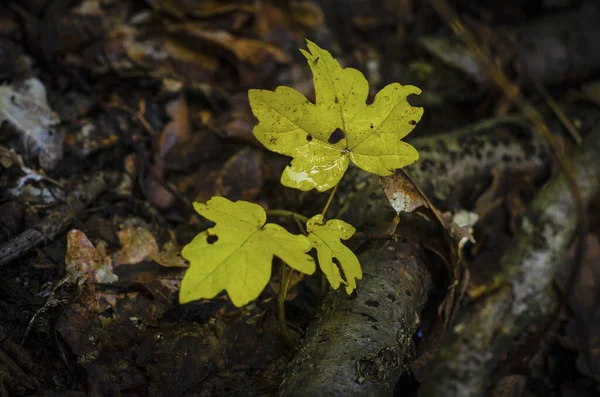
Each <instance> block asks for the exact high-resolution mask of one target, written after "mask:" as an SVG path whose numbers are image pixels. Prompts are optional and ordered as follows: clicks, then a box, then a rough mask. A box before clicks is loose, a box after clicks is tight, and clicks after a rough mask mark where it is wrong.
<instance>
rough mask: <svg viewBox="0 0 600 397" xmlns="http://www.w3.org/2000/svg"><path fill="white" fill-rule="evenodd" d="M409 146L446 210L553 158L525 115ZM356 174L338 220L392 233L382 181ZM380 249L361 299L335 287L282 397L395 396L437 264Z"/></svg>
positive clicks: (397, 247)
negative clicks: (490, 183)
mask: <svg viewBox="0 0 600 397" xmlns="http://www.w3.org/2000/svg"><path fill="white" fill-rule="evenodd" d="M411 143H412V144H413V145H414V146H415V147H416V148H417V150H419V153H420V157H421V159H420V161H419V163H417V164H416V165H414V166H412V167H409V168H408V172H409V173H410V175H411V177H412V178H413V180H415V181H416V182H417V183H418V184H419V185H420V186H421V189H422V190H424V191H425V193H426V194H427V195H428V197H429V198H430V200H431V201H433V202H434V203H435V204H436V205H441V206H443V207H445V208H452V207H453V206H455V205H456V203H457V202H458V201H459V199H460V196H461V195H463V194H465V193H468V192H470V191H471V192H472V190H473V188H474V187H475V185H474V184H473V183H472V182H473V181H481V180H485V179H489V178H491V172H492V170H493V169H494V168H495V167H498V166H503V167H505V169H506V170H507V171H511V170H522V169H523V168H524V167H527V169H529V170H531V171H539V170H540V169H541V168H544V167H543V166H544V164H545V161H544V159H547V158H548V157H547V155H546V154H545V152H544V145H543V144H541V143H540V142H539V140H538V138H537V137H536V135H535V134H534V132H533V131H532V130H531V129H530V128H529V127H528V126H527V125H526V124H524V122H523V121H522V119H521V118H518V117H510V118H503V119H495V120H486V121H483V122H480V123H477V124H474V125H471V126H468V127H465V128H463V129H460V130H457V131H453V132H450V133H447V134H442V135H437V136H433V137H428V138H421V139H418V140H413V141H412V142H411ZM349 174H350V175H346V176H345V178H344V179H343V180H342V182H343V183H344V184H343V185H341V186H340V191H339V194H338V197H340V201H338V202H337V203H335V207H334V208H333V209H334V210H337V212H338V216H340V215H339V214H340V213H341V214H343V215H342V216H343V219H345V220H347V221H350V223H352V224H353V225H357V226H358V229H359V230H361V231H365V230H366V231H368V232H370V233H378V232H380V231H381V230H382V229H385V228H386V227H388V224H389V220H390V219H391V218H393V216H394V215H395V212H394V211H393V210H392V208H391V206H390V205H389V203H388V201H387V199H386V198H385V195H384V194H383V192H382V191H381V189H380V188H379V186H378V184H377V178H376V177H373V176H372V175H370V174H366V173H364V172H362V171H360V170H358V169H351V170H349ZM349 208H350V209H353V210H354V211H350V210H349ZM401 224H402V222H401ZM383 244H384V246H383V247H381V245H382V243H381V242H378V243H376V244H374V245H376V246H378V248H373V247H370V249H367V250H366V251H364V252H363V253H362V254H360V256H359V258H360V260H361V263H362V266H363V273H364V278H363V280H362V281H361V282H360V284H359V287H358V290H357V292H356V295H355V296H351V297H348V295H346V293H345V292H344V291H343V290H337V291H333V292H331V293H330V294H329V295H328V296H327V297H326V299H325V300H324V303H323V305H322V308H321V311H320V314H319V315H318V317H317V320H316V321H315V322H314V323H313V324H312V325H311V326H310V327H309V330H308V332H307V335H306V337H305V338H304V340H303V341H302V343H301V345H300V347H299V349H298V352H297V354H296V357H295V358H294V360H293V361H292V363H291V364H290V366H289V368H288V373H287V374H286V376H285V378H284V381H283V382H282V384H281V387H280V396H282V397H292V396H348V395H352V396H389V395H391V394H392V390H393V388H394V385H395V383H396V381H397V379H398V378H399V376H400V375H401V374H402V372H404V370H405V369H406V368H407V366H408V365H410V362H411V359H412V356H413V350H414V345H413V343H412V336H413V334H414V332H415V331H416V329H417V326H418V324H419V316H420V314H419V313H420V312H421V310H422V308H423V307H424V305H425V302H426V300H427V296H428V294H429V292H430V291H431V288H432V281H431V273H430V270H429V268H428V265H430V264H431V263H430V262H431V260H430V259H427V257H426V256H425V255H424V253H423V251H422V250H421V248H420V244H419V243H418V242H417V241H413V242H393V243H389V242H388V243H383Z"/></svg>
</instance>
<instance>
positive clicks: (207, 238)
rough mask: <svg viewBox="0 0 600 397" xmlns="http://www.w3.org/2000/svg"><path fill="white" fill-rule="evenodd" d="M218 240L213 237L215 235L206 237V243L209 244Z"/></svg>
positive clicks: (216, 237)
mask: <svg viewBox="0 0 600 397" xmlns="http://www.w3.org/2000/svg"><path fill="white" fill-rule="evenodd" d="M218 239H219V237H218V236H215V235H213V234H211V235H209V236H207V237H206V242H207V243H209V244H214V243H216V242H217V240H218Z"/></svg>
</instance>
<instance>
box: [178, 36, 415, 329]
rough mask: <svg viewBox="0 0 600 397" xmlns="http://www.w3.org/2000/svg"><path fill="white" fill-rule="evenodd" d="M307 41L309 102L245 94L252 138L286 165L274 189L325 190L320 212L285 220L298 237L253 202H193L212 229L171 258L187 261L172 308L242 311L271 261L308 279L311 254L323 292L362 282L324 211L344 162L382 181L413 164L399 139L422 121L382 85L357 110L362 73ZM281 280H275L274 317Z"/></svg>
mask: <svg viewBox="0 0 600 397" xmlns="http://www.w3.org/2000/svg"><path fill="white" fill-rule="evenodd" d="M307 43H308V45H307V46H308V51H305V50H300V51H302V54H304V56H305V57H306V59H307V60H308V65H309V66H310V68H311V70H312V73H313V84H314V89H315V94H316V102H315V103H314V104H313V103H312V102H310V101H309V100H308V99H307V98H306V97H304V95H302V94H301V93H300V92H298V91H296V90H295V89H293V88H290V87H285V86H282V87H277V89H276V90H275V91H268V90H250V91H249V92H248V97H249V100H250V107H251V108H252V112H253V113H254V115H255V116H256V118H257V119H258V124H257V125H256V126H255V127H254V130H253V133H254V136H255V137H256V138H257V139H258V140H259V141H260V142H261V143H262V144H263V145H264V146H265V147H266V148H267V149H269V150H271V151H274V152H277V153H281V154H283V155H286V156H290V157H292V158H293V160H292V162H291V164H290V165H288V166H287V167H286V168H285V170H284V171H283V174H282V175H281V183H282V184H283V185H284V186H287V187H292V188H296V189H300V190H303V191H308V190H312V189H316V190H318V191H320V192H324V191H327V190H331V194H330V196H329V199H328V201H327V204H326V206H325V209H324V210H323V212H322V213H321V214H318V215H315V216H313V217H312V218H310V219H306V217H304V216H302V215H298V214H295V216H296V219H303V220H304V221H305V222H306V231H307V233H308V235H307V236H305V235H304V234H292V233H290V232H288V231H287V230H285V229H284V228H283V227H281V226H279V225H276V224H273V223H266V219H267V213H266V212H265V210H264V209H263V208H262V207H261V206H259V205H258V204H253V203H250V202H246V201H236V202H231V201H229V200H227V199H226V198H223V197H213V198H211V199H210V200H208V202H207V203H206V204H201V203H194V208H195V209H196V211H198V213H200V215H202V216H204V217H205V218H207V219H209V220H211V221H213V222H215V224H216V225H215V226H214V227H212V228H210V229H208V230H206V231H204V232H202V233H199V234H198V235H197V236H196V237H195V238H194V239H193V240H192V241H191V242H190V243H189V244H188V245H186V246H185V247H184V248H183V250H182V252H181V253H182V256H183V257H184V258H185V259H187V260H188V261H189V262H190V267H189V269H188V270H187V272H186V273H185V276H184V278H183V280H182V283H181V289H180V294H179V301H180V302H181V303H186V302H190V301H194V300H198V299H202V298H206V299H210V298H214V297H215V296H216V295H217V294H218V293H220V292H221V291H223V290H225V291H226V292H227V294H228V295H229V298H230V299H231V302H232V303H233V304H234V305H235V306H238V307H240V306H243V305H245V304H247V303H248V302H250V301H252V300H254V299H256V298H258V296H259V295H260V293H261V292H262V291H263V289H264V288H265V287H266V286H267V283H268V282H269V279H270V277H271V267H272V260H273V256H276V257H278V258H279V259H281V260H282V261H283V262H284V263H286V264H287V265H288V266H290V267H291V268H292V269H295V270H297V271H299V272H302V273H305V274H308V275H310V274H313V273H314V271H315V268H316V266H315V262H314V260H313V258H312V256H311V255H309V254H308V252H309V251H310V250H311V249H312V248H315V249H316V251H317V259H318V262H319V267H320V268H321V271H322V272H323V273H324V274H325V276H326V277H327V280H328V281H329V283H330V285H331V287H332V288H333V289H337V288H338V287H339V286H340V285H341V284H344V285H345V286H346V292H347V293H348V294H351V293H352V291H354V290H355V289H356V280H360V279H361V278H362V271H361V267H360V263H359V261H358V258H357V257H356V255H354V253H353V252H352V251H351V250H350V249H348V248H347V247H346V246H345V245H344V244H342V242H341V240H347V239H349V238H350V237H352V236H353V235H354V233H355V231H356V230H355V228H354V227H353V226H352V225H350V224H348V223H346V222H344V221H342V220H340V219H330V220H328V221H327V222H325V214H326V211H327V208H328V207H329V204H330V203H331V201H332V199H333V195H334V194H335V191H336V188H337V185H338V183H339V182H340V180H341V178H342V176H343V175H344V173H345V172H346V169H347V168H348V166H349V163H350V161H352V162H353V163H354V164H355V165H356V166H358V167H359V168H362V169H363V170H365V171H367V172H370V173H373V174H377V175H380V176H389V175H392V174H393V173H394V171H395V170H396V169H398V168H402V167H405V166H407V165H409V164H412V163H413V162H415V161H417V160H418V158H419V155H418V153H417V151H416V149H415V148H414V147H412V146H411V145H409V144H408V143H406V142H403V141H402V140H401V139H402V138H404V137H405V136H406V135H407V134H408V133H410V132H411V131H412V130H413V128H414V127H415V125H416V124H417V122H419V120H420V119H421V116H422V115H423V108H419V107H413V106H411V105H410V104H409V103H408V101H407V100H406V97H407V96H408V95H411V94H420V93H421V90H420V89H418V88H417V87H414V86H411V85H407V86H402V85H400V84H398V83H392V84H389V85H387V86H386V87H384V88H383V89H382V90H381V91H379V93H377V95H376V96H375V99H374V101H373V103H372V104H370V105H367V97H368V94H369V85H368V82H367V80H366V78H365V76H364V75H363V74H362V73H361V72H360V71H358V70H356V69H353V68H342V67H341V66H340V64H339V63H338V62H337V61H336V60H335V59H334V58H333V57H332V56H331V54H330V53H329V52H328V51H326V50H323V49H321V48H319V47H318V46H317V45H316V44H315V43H313V42H311V41H308V40H307ZM272 214H273V215H275V214H292V213H291V212H287V211H279V212H277V211H272ZM334 259H335V260H336V262H337V263H338V264H339V266H340V267H341V270H342V271H343V273H344V277H342V275H341V274H340V269H339V268H338V266H337V265H336V263H334ZM284 269H285V267H284ZM289 273H291V272H288V275H289ZM288 280H289V277H288ZM288 280H284V279H283V278H282V280H281V290H282V291H283V293H280V299H279V304H280V309H281V310H280V318H281V317H282V315H283V310H282V308H283V302H284V299H285V290H286V286H287V281H288ZM284 323H285V321H284ZM282 328H284V327H282Z"/></svg>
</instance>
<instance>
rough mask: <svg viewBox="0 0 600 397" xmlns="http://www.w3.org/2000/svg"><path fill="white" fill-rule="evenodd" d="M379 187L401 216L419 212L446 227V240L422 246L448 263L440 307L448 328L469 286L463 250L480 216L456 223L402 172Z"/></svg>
mask: <svg viewBox="0 0 600 397" xmlns="http://www.w3.org/2000/svg"><path fill="white" fill-rule="evenodd" d="M379 185H380V186H381V187H382V188H383V190H384V192H385V195H386V197H387V198H388V201H389V202H390V205H391V206H392V208H394V210H395V211H396V213H398V215H400V213H401V212H415V213H418V214H419V215H422V216H424V217H425V218H427V219H429V220H431V221H433V222H436V223H438V224H439V225H440V226H441V227H442V228H443V239H432V238H426V239H424V240H423V241H422V244H423V246H424V247H425V248H427V249H429V250H430V251H432V252H434V253H435V254H437V255H438V256H439V257H440V258H441V259H442V260H443V261H444V263H445V264H446V270H447V272H448V275H449V277H450V285H449V288H448V294H447V295H446V298H445V300H444V302H443V303H442V305H441V306H440V314H441V315H442V316H443V318H444V320H445V324H446V325H448V324H449V323H450V322H451V321H452V318H453V317H454V315H455V314H456V312H457V311H458V309H459V307H460V303H461V301H462V299H463V296H464V294H465V292H466V289H467V287H468V280H469V271H468V269H467V268H466V267H465V266H464V263H463V259H462V250H463V247H464V245H465V244H466V242H467V241H474V239H473V236H472V230H470V228H472V226H473V224H474V223H473V222H472V218H473V217H474V216H476V214H472V213H470V214H469V217H467V218H469V220H470V222H466V225H463V226H460V225H458V224H456V223H455V217H454V215H453V214H451V213H446V214H442V213H440V211H439V210H437V209H436V208H435V207H434V206H433V204H432V203H431V202H430V201H429V199H428V198H427V197H426V196H425V194H424V193H423V192H422V191H421V189H419V187H418V186H417V185H416V184H415V183H414V181H413V180H412V179H411V178H410V176H409V175H408V174H407V173H406V172H404V171H403V170H401V169H400V170H397V171H396V173H395V174H394V175H391V176H388V177H380V178H379ZM458 219H460V218H458ZM461 221H462V220H461ZM400 222H401V221H400ZM463 223H464V221H463Z"/></svg>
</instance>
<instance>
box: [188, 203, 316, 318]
mask: <svg viewBox="0 0 600 397" xmlns="http://www.w3.org/2000/svg"><path fill="white" fill-rule="evenodd" d="M194 208H195V209H196V211H198V213H199V214H200V215H202V216H203V217H205V218H207V219H209V220H211V221H213V222H215V223H216V225H215V226H214V227H212V228H210V229H208V230H207V231H205V232H202V233H199V234H198V235H197V236H196V237H195V238H194V239H193V240H192V241H191V242H190V243H189V244H188V245H186V246H185V247H183V250H182V251H181V255H182V256H183V257H184V258H185V259H187V260H188V261H189V262H190V267H189V269H188V270H187V271H186V273H185V276H184V277H183V280H182V281H181V288H180V291H179V301H180V302H181V303H187V302H190V301H193V300H197V299H202V298H206V299H210V298H214V297H215V296H216V295H217V294H218V293H219V292H221V291H223V290H226V291H227V294H228V295H229V298H230V299H231V302H232V303H233V304H234V305H235V306H237V307H240V306H243V305H245V304H247V303H248V302H250V301H252V300H254V299H256V298H257V297H258V296H259V295H260V293H261V292H262V290H263V289H264V288H265V287H266V286H267V283H268V282H269V279H270V278H271V262H272V260H273V256H277V257H278V258H280V259H281V260H282V261H284V262H285V263H287V264H288V265H289V266H290V267H292V268H294V269H296V270H298V271H300V272H302V273H305V274H312V273H314V271H315V262H314V260H313V258H312V257H311V256H310V255H308V254H307V253H306V252H308V251H309V250H310V249H311V244H310V241H309V240H308V238H307V237H306V236H303V235H295V234H291V233H289V232H288V231H286V230H285V229H284V228H283V227H281V226H279V225H275V224H273V223H267V224H265V222H266V220H267V215H266V213H265V210H264V209H263V208H262V207H261V206H260V205H258V204H254V203H250V202H247V201H236V202H232V201H229V200H227V199H226V198H224V197H213V198H211V199H210V200H208V202H207V203H206V204H201V203H194Z"/></svg>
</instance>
